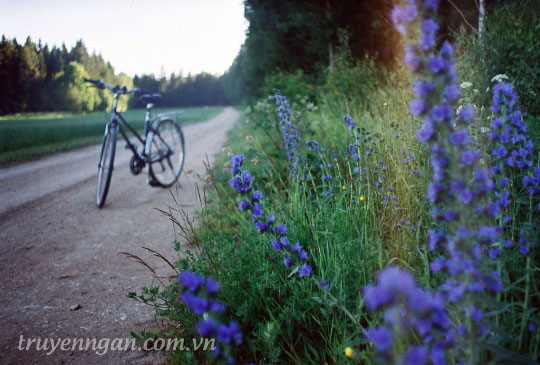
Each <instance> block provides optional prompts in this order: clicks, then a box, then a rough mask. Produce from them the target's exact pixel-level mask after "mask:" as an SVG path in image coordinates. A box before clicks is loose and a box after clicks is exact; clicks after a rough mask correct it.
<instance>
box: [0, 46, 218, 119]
mask: <svg viewBox="0 0 540 365" xmlns="http://www.w3.org/2000/svg"><path fill="white" fill-rule="evenodd" d="M84 78H90V79H99V80H103V81H105V82H108V83H109V84H111V85H120V86H126V87H128V88H131V87H138V88H142V89H143V90H145V91H148V92H160V93H162V95H163V102H162V104H161V106H163V107H184V106H202V105H224V104H228V102H227V99H226V98H225V95H224V92H223V88H222V85H221V80H220V78H219V77H217V76H214V75H211V74H208V73H200V74H197V75H187V76H182V75H177V76H176V75H175V74H174V73H173V74H172V75H170V76H169V77H165V76H160V77H156V76H154V75H141V76H137V75H136V76H135V77H133V78H131V77H130V76H128V75H127V74H125V73H122V72H120V73H118V72H117V71H116V70H115V69H114V67H113V66H112V65H111V64H110V63H109V62H107V61H106V60H105V59H104V58H103V57H102V56H101V55H98V54H90V53H89V52H88V49H87V48H86V46H85V44H84V42H83V41H82V40H79V41H78V42H77V43H76V44H75V45H74V46H73V47H72V48H71V49H68V48H67V47H66V46H65V45H62V46H61V47H55V46H53V47H49V46H48V45H47V44H44V43H42V42H41V41H38V42H37V43H35V42H34V41H33V40H32V39H30V37H28V38H27V39H26V41H25V42H24V44H19V43H18V42H17V40H16V39H13V40H10V39H7V38H6V37H5V36H3V37H2V41H1V42H0V85H2V98H1V99H0V114H9V113H20V112H43V111H72V112H91V111H99V110H108V109H109V108H110V107H111V105H112V97H111V95H109V94H108V93H107V92H106V91H104V90H98V89H94V88H91V87H89V86H88V85H87V84H85V83H84ZM137 101H138V100H137V99H135V98H130V99H129V101H126V100H122V99H121V100H120V110H125V109H126V108H127V107H128V104H129V106H134V107H139V106H141V105H138V104H137Z"/></svg>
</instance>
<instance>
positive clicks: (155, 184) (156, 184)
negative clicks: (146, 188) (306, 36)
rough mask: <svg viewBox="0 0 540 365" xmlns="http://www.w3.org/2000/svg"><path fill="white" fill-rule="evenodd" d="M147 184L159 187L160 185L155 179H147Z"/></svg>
mask: <svg viewBox="0 0 540 365" xmlns="http://www.w3.org/2000/svg"><path fill="white" fill-rule="evenodd" d="M148 185H150V186H152V187H154V188H159V187H161V185H160V184H159V183H158V182H157V180H156V179H150V181H148Z"/></svg>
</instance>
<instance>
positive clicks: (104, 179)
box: [96, 125, 118, 208]
mask: <svg viewBox="0 0 540 365" xmlns="http://www.w3.org/2000/svg"><path fill="white" fill-rule="evenodd" d="M117 135H118V128H117V127H116V126H112V125H109V126H107V133H106V134H105V137H104V138H103V145H102V146H101V155H100V156H99V164H98V182H97V194H96V203H97V206H98V208H102V207H103V205H104V204H105V199H106V198H107V193H108V192H109V185H110V184H111V177H112V172H113V165H114V153H115V151H116V137H117Z"/></svg>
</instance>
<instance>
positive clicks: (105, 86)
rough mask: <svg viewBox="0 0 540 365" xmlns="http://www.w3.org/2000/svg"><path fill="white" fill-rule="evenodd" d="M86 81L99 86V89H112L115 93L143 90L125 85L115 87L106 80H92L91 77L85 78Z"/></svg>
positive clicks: (132, 92)
mask: <svg viewBox="0 0 540 365" xmlns="http://www.w3.org/2000/svg"><path fill="white" fill-rule="evenodd" d="M84 82H88V83H90V84H92V85H94V86H95V87H97V88H98V89H107V90H110V91H111V92H113V93H114V94H136V93H140V92H141V90H139V89H137V88H135V89H129V90H128V89H127V88H126V87H125V86H122V87H120V86H118V85H116V86H115V87H111V85H109V84H107V83H106V82H103V81H100V80H90V79H87V78H84Z"/></svg>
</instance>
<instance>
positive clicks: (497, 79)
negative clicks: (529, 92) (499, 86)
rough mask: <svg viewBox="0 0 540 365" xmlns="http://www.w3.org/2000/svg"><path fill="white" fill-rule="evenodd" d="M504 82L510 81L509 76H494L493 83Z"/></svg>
mask: <svg viewBox="0 0 540 365" xmlns="http://www.w3.org/2000/svg"><path fill="white" fill-rule="evenodd" d="M503 80H508V76H506V75H505V74H498V75H495V76H493V78H492V79H491V82H503Z"/></svg>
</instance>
